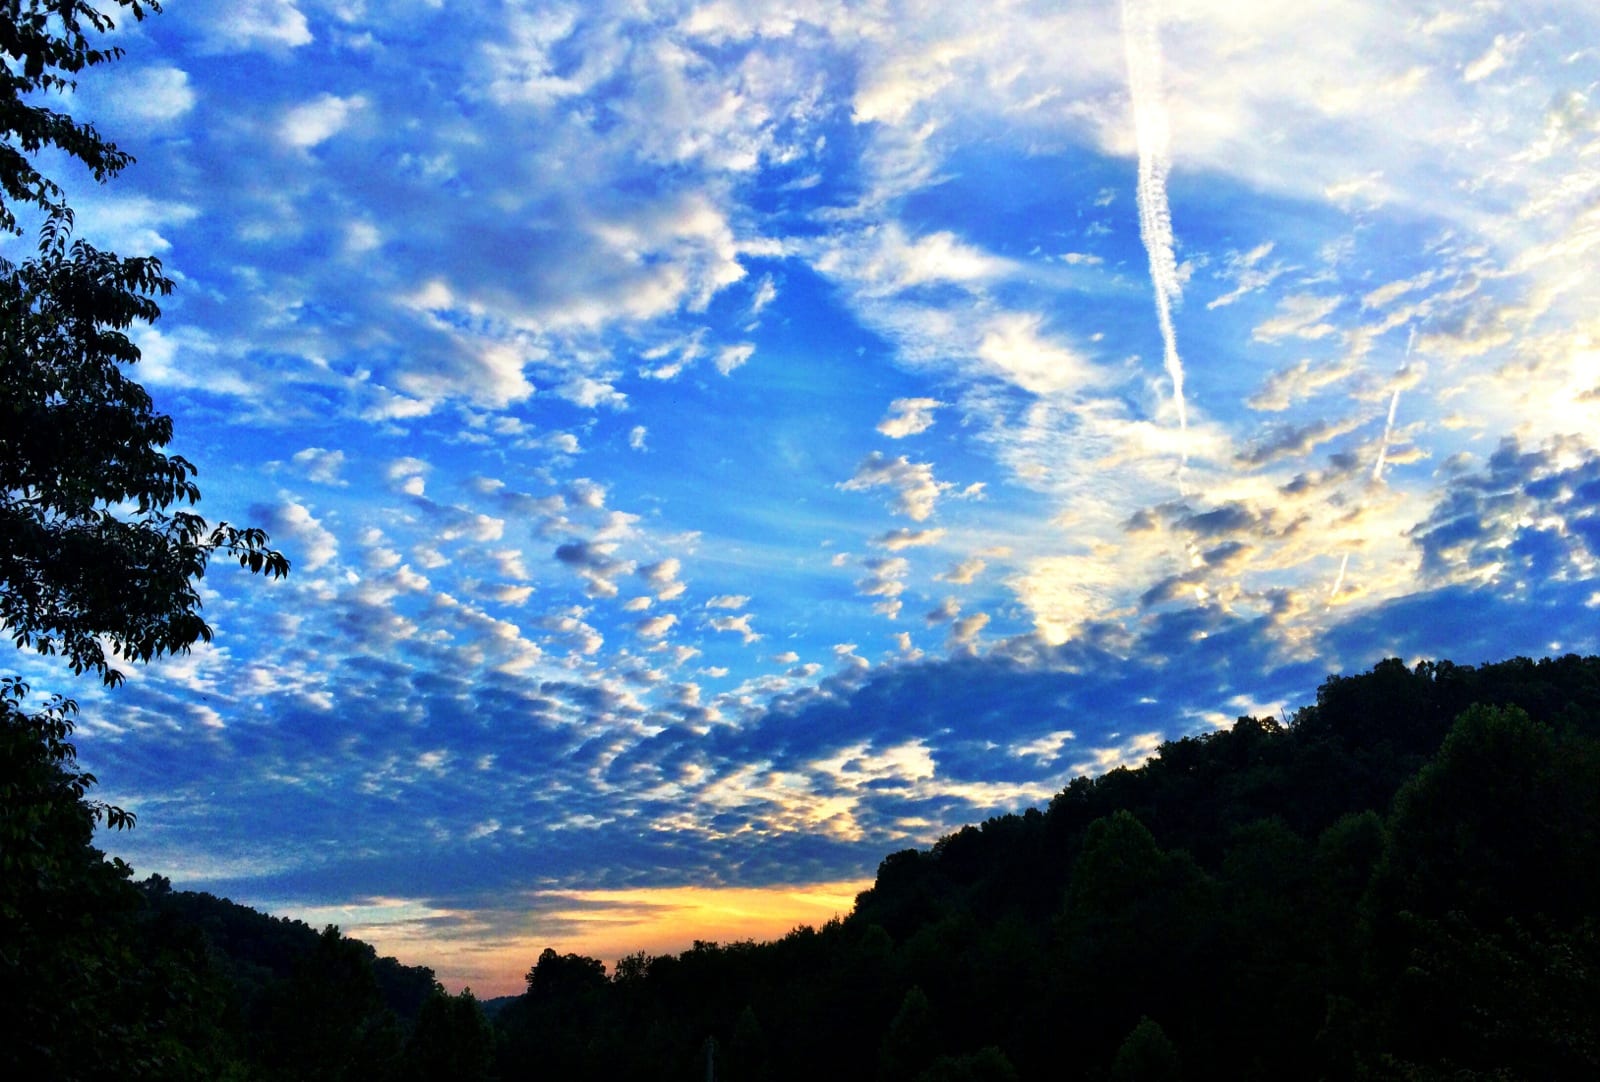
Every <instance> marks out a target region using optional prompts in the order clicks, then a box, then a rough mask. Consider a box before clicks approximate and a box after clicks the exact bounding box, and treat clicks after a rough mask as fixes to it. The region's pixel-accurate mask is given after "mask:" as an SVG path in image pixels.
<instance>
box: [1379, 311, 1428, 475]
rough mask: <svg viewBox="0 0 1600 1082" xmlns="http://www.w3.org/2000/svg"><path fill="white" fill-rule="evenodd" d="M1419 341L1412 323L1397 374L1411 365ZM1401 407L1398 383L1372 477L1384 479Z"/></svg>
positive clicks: (1384, 425)
mask: <svg viewBox="0 0 1600 1082" xmlns="http://www.w3.org/2000/svg"><path fill="white" fill-rule="evenodd" d="M1416 343H1417V327H1416V324H1412V326H1411V333H1410V334H1408V335H1407V336H1406V355H1405V359H1404V360H1402V361H1401V362H1400V371H1399V372H1398V373H1396V374H1397V375H1404V374H1405V372H1406V369H1408V368H1410V367H1411V347H1412V346H1414V345H1416ZM1399 408H1400V388H1399V386H1398V385H1396V387H1395V389H1394V394H1392V395H1390V396H1389V419H1388V420H1387V421H1385V422H1384V423H1383V442H1382V443H1380V444H1379V445H1378V461H1376V462H1374V463H1373V464H1372V479H1373V480H1374V481H1382V480H1383V466H1384V463H1386V462H1388V461H1389V439H1390V437H1391V436H1393V435H1394V415H1395V411H1396V410H1398V409H1399Z"/></svg>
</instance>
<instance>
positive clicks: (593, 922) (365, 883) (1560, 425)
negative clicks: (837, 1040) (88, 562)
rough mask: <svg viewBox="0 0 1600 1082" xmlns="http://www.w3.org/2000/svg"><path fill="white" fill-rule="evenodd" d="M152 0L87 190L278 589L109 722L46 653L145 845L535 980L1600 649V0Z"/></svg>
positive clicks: (231, 594) (166, 860) (809, 914)
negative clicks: (1410, 700)
mask: <svg viewBox="0 0 1600 1082" xmlns="http://www.w3.org/2000/svg"><path fill="white" fill-rule="evenodd" d="M166 6H167V11H166V12H165V13H164V14H162V15H160V16H158V17H156V18H153V19H151V20H149V21H147V22H145V23H143V24H139V25H137V26H126V27H121V28H119V31H118V33H117V39H118V43H119V44H121V45H122V46H123V47H124V48H125V49H126V50H127V55H126V57H125V58H124V59H123V60H122V61H121V62H119V63H117V64H115V65H111V66H107V67H104V68H101V69H98V70H95V71H94V72H92V73H91V74H89V75H88V76H87V77H86V78H85V79H84V80H83V81H82V83H81V85H80V87H79V88H78V90H77V92H76V93H75V94H74V96H73V98H72V100H71V102H70V105H69V108H70V109H71V111H72V112H73V113H74V114H75V115H79V116H82V117H87V118H93V119H94V120H95V121H96V122H97V123H98V124H99V125H100V126H101V127H102V129H103V130H105V131H106V132H107V133H108V134H111V135H112V136H113V137H114V138H116V139H117V140H118V141H119V142H120V143H121V144H122V145H123V146H124V147H125V148H126V149H129V150H131V151H132V152H133V153H134V154H135V155H136V157H137V158H138V165H137V166H135V167H133V168H131V169H130V170H128V171H127V172H126V173H125V174H124V175H123V176H122V177H121V178H119V179H118V180H117V181H116V182H115V183H114V184H113V185H111V186H109V187H107V188H103V189H96V188H94V186H93V185H91V184H89V183H87V182H86V181H83V180H82V179H81V178H78V179H77V181H76V182H75V183H73V184H72V185H71V186H70V188H69V193H70V195H71V197H72V199H73V201H74V204H75V205H76V206H77V207H79V209H80V213H79V224H80V233H82V234H83V235H86V236H88V237H90V238H91V239H93V240H95V241H97V242H98V243H101V244H104V245H107V246H111V247H115V248H117V249H118V250H120V251H123V252H126V253H130V254H131V253H136V252H153V253H155V254H158V255H160V256H161V257H162V259H163V260H164V261H165V264H166V266H167V269H168V271H169V272H170V273H171V274H172V275H173V276H174V277H175V278H177V279H178V288H177V291H176V293H175V294H174V295H173V297H172V298H171V299H170V302H169V303H168V304H166V305H165V315H164V316H163V318H162V319H161V321H160V322H159V323H158V324H157V325H156V326H155V327H153V328H144V329H141V330H140V331H139V334H138V337H139V342H140V344H141V346H142V348H143V351H144V360H143V362H142V363H141V365H140V366H139V368H138V370H137V374H138V375H139V377H140V378H141V379H142V380H143V381H144V382H145V383H146V384H147V386H149V387H150V389H151V390H152V393H153V394H155V395H156V397H157V401H158V403H159V405H160V406H161V408H163V409H165V410H167V411H168V412H170V413H171V414H172V415H173V417H174V419H175V422H176V428H177V433H178V437H177V441H176V443H175V445H174V449H175V450H176V451H178V452H180V453H182V454H184V455H185V456H186V457H188V458H190V459H192V460H193V461H195V462H197V463H198V464H199V465H200V467H201V471H202V472H201V476H200V481H201V483H202V488H203V491H204V492H205V494H206V498H205V501H204V503H203V504H202V508H201V509H202V510H203V511H204V512H205V513H206V514H207V515H208V516H210V517H212V518H214V519H217V518H222V519H228V520H230V521H235V522H251V523H255V524H260V525H263V526H265V527H267V528H268V529H269V530H270V531H271V533H272V535H273V539H274V542H275V543H277V544H278V545H279V546H280V547H281V548H283V549H284V550H285V552H286V553H287V554H288V555H289V556H290V557H291V559H292V560H293V562H294V571H293V574H292V575H291V577H290V578H289V579H288V580H287V581H285V582H283V583H278V584H269V585H263V584H262V583H260V582H258V581H251V580H250V579H249V578H248V577H247V576H243V575H240V574H229V573H227V571H226V569H223V568H221V567H219V568H218V569H217V571H216V573H215V574H213V575H212V576H210V577H208V578H207V580H206V612H207V614H208V616H209V619H210V621H211V623H212V624H213V626H214V627H215V629H216V632H217V635H216V640H215V642H214V643H212V644H210V645H208V646H205V647H202V648H197V649H196V650H195V651H194V652H193V653H192V654H190V655H188V656H187V657H181V658H175V659H169V660H166V661H163V662H160V663H158V664H154V665H151V666H149V667H147V668H142V669H138V670H135V671H133V672H131V673H130V676H129V680H128V684H127V686H126V687H124V688H123V689H121V690H118V691H116V692H113V693H104V692H102V691H100V690H98V689H96V688H94V687H88V686H82V685H73V684H72V683H71V682H70V680H69V679H68V678H67V677H66V676H65V675H64V674H63V673H62V672H61V671H60V670H59V668H55V667H52V666H51V665H50V664H49V663H47V662H45V661H43V660H40V659H32V658H19V659H18V661H19V664H20V667H21V668H22V670H23V671H24V672H26V673H28V674H29V675H30V676H31V677H32V679H33V681H34V683H35V685H36V686H37V687H40V688H47V689H54V690H63V691H69V692H71V693H73V694H75V695H76V696H77V697H78V698H79V699H80V700H81V701H82V703H83V706H84V718H83V724H82V726H81V730H80V746H81V750H82V753H83V758H84V760H85V762H86V764H87V765H88V766H89V767H90V768H91V769H93V770H95V771H96V772H97V773H98V774H99V775H100V777H101V781H102V789H103V795H104V796H105V797H106V798H107V799H111V800H114V801H116V802H119V803H123V804H125V805H127V806H128V807H130V808H131V809H133V810H135V811H137V812H138V813H139V816H140V820H139V826H138V828H137V829H136V830H135V831H134V832H132V833H131V834H128V835H119V836H115V837H110V838H107V839H105V841H106V844H107V845H108V846H109V847H110V848H111V850H112V851H113V852H116V853H118V854H120V855H122V856H124V857H125V858H126V859H128V860H130V861H131V862H132V863H133V864H134V865H135V867H136V868H137V869H138V870H139V871H140V872H141V873H144V872H161V873H163V874H167V875H170V876H172V877H173V879H174V880H175V881H176V882H177V883H178V884H179V885H181V886H187V887H193V888H199V889H207V890H212V891H214V892H217V893H222V894H227V895H229V896H232V897H234V898H236V899H239V900H241V901H245V902H249V903H251V904H256V905H261V906H267V907H271V908H272V909H274V910H275V911H278V912H286V913H295V914H298V915H304V916H306V917H307V919H311V920H314V921H323V920H334V921H337V922H338V923H340V924H341V925H343V926H344V927H345V928H346V929H347V930H351V931H354V932H356V934H360V935H363V936H365V937H367V938H369V939H371V940H372V941H374V942H376V943H377V944H378V945H379V946H380V947H381V948H383V949H385V950H387V951H394V952H398V953H400V954H401V955H402V956H403V957H405V958H406V959H407V960H411V961H416V962H421V963H428V964H433V965H435V966H436V967H437V968H438V969H439V971H440V973H441V975H442V976H444V977H445V978H446V979H447V981H448V982H449V983H451V984H452V985H458V984H460V983H462V982H470V983H471V984H472V985H473V986H474V987H475V988H477V989H478V990H479V991H482V992H501V991H511V990H514V989H515V988H516V986H517V984H518V977H519V975H520V974H521V973H522V972H524V971H525V970H526V968H527V966H528V965H529V964H530V963H531V961H532V959H533V958H534V957H536V956H537V953H538V951H539V950H540V949H542V947H543V946H545V945H553V946H556V947H558V948H559V949H563V950H584V951H585V952H587V953H592V954H596V955H599V956H602V957H604V958H606V959H607V960H608V961H609V960H611V959H614V958H615V957H617V956H618V955H619V954H621V953H623V952H625V951H627V950H631V949H635V948H647V949H652V950H669V949H679V948H682V947H684V946H687V945H688V942H689V941H690V940H692V939H693V938H696V937H699V938H718V939H727V938H735V937H738V936H742V935H746V934H749V935H762V936H764V935H770V934H774V933H775V932H781V931H782V930H783V928H785V927H787V926H789V925H792V924H793V923H796V922H798V921H802V920H803V921H810V922H817V921H820V920H825V919H826V918H827V917H828V916H829V915H831V914H832V913H834V912H838V911H840V910H842V909H844V908H847V907H848V905H849V901H850V898H851V896H852V893H853V891H854V890H856V889H858V887H859V886H860V883H861V880H863V879H864V878H867V877H870V876H871V874H872V873H873V871H874V869H875V867H876V865H877V862H878V860H879V859H881V857H883V856H884V855H886V854H887V853H889V852H891V851H893V850H896V849H900V848H905V847H908V846H914V845H926V844H928V843H930V842H931V841H933V840H934V839H936V838H937V837H938V836H939V835H940V834H942V833H944V832H946V831H948V830H949V829H952V828H954V827H956V826H959V825H961V824H963V823H967V822H972V821H978V820H981V819H983V818H985V817H987V816H989V815H992V814H997V813H1001V812H1006V811H1014V810H1020V809H1022V808H1025V807H1028V806H1035V805H1040V804H1043V803H1044V802H1046V801H1048V799H1049V797H1050V796H1051V795H1052V794H1053V793H1054V792H1056V791H1058V790H1059V789H1060V788H1061V787H1062V786H1063V785H1064V784H1065V783H1066V781H1068V780H1069V779H1070V778H1071V777H1072V776H1074V775H1076V774H1079V773H1082V772H1085V771H1089V772H1094V771H1099V770H1103V769H1106V768H1107V767H1109V766H1111V765H1114V764H1117V763H1123V762H1137V761H1139V760H1140V759H1141V758H1142V756H1143V755H1144V754H1146V753H1147V752H1148V751H1149V750H1150V749H1151V748H1153V747H1154V745H1155V744H1156V743H1157V742H1158V741H1159V740H1160V739H1163V738H1166V737H1173V736H1178V735H1182V734H1185V733H1189V732H1195V731H1205V730H1207V729H1209V728H1211V727H1213V726H1216V725H1218V724H1225V723H1226V722H1228V721H1230V720H1231V719H1232V718H1233V717H1234V716H1235V715H1237V714H1241V713H1260V714H1265V713H1278V714H1281V713H1283V712H1284V711H1285V710H1288V709H1292V708H1293V707H1294V706H1296V705H1298V704H1302V703H1305V702H1307V701H1309V700H1310V698H1311V696H1312V695H1313V694H1314V692H1315V688H1316V686H1317V684H1318V682H1319V681H1320V680H1321V679H1322V678H1323V677H1324V676H1325V675H1326V674H1327V673H1329V672H1334V671H1354V670H1359V669H1362V668H1365V667H1367V666H1369V665H1370V664H1371V663H1373V662H1374V661H1376V660H1378V659H1380V658H1382V657H1384V656H1389V655H1398V656H1401V657H1404V658H1406V659H1407V660H1415V659H1419V658H1423V657H1441V656H1443V657H1450V658H1453V659H1454V660H1457V661H1459V662H1464V663H1470V662H1477V661H1484V660H1491V659H1498V658H1500V657H1504V656H1510V655H1516V654H1528V655H1543V654H1547V653H1551V652H1557V653H1560V652H1568V651H1578V652H1589V651H1593V650H1595V649H1596V641H1595V640H1596V635H1595V631H1594V627H1595V621H1594V616H1595V607H1596V606H1597V605H1600V585H1597V582H1596V566H1597V565H1596V560H1597V556H1600V516H1597V514H1596V511H1597V503H1600V499H1597V497H1600V452H1597V446H1596V435H1595V434H1596V433H1597V432H1600V425H1597V423H1596V422H1597V421H1600V344H1597V342H1596V335H1597V334H1600V317H1597V316H1596V312H1600V305H1597V299H1600V298H1597V295H1596V294H1597V291H1600V287H1597V285H1596V283H1595V279H1594V276H1593V274H1592V265H1593V261H1594V258H1595V249H1596V247H1597V246H1600V209H1597V208H1600V49H1597V48H1596V47H1595V46H1593V45H1591V44H1590V43H1592V42H1597V41H1600V12H1597V11H1596V10H1594V8H1593V6H1592V5H1590V4H1587V3H1578V2H1575V0H1574V2H1571V3H1516V4H1503V3H1479V4H1461V3H1415V4H1405V5H1400V6H1399V8H1396V6H1395V5H1392V4H1378V3H1368V2H1356V0H1343V2H1333V0H1331V2H1328V3H1321V4H1316V5H1284V4H1277V3H1272V4H1268V3H1240V2H1237V0H1226V2H1224V0H1188V2H1183V3H1177V2H1155V0H1129V2H1128V3H1127V4H1124V5H1121V6H1119V5H1117V4H1114V3H1082V4H1076V3H1075V4H1040V3H1023V2H996V3H990V4H983V5H955V4H919V3H893V2H874V3H842V2H840V3H827V2H818V3H814V4H805V5H796V4H783V3H766V2H756V0H714V2H710V3H690V2H682V3H678V2H665V0H663V2H651V0H633V2H628V3H622V2H615V3H613V2H595V3H584V4H557V3H516V2H510V0H506V2H497V3H478V4H448V3H442V2H428V0H388V2H385V3H364V2H361V0H342V2H341V0H227V2H223V0H214V2H206V3H201V2H198V0H170V2H169V3H168V4H167V5H166ZM1303 9H1309V10H1303Z"/></svg>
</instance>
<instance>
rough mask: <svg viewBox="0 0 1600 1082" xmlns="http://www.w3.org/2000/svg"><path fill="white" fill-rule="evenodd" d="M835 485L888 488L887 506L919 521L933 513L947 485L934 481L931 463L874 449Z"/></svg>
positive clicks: (857, 489) (855, 489)
mask: <svg viewBox="0 0 1600 1082" xmlns="http://www.w3.org/2000/svg"><path fill="white" fill-rule="evenodd" d="M838 487H839V488H841V489H843V490H844V491H846V492H862V491H865V490H867V489H871V488H889V489H892V490H894V500H893V502H892V504H891V506H892V508H893V509H894V511H895V513H896V514H901V515H905V516H906V517H907V518H909V519H911V520H913V521H915V522H923V521H926V520H927V518H928V517H929V516H930V515H932V514H933V508H934V504H935V503H936V502H937V501H938V498H939V494H940V493H941V492H943V491H945V490H946V489H948V488H950V485H949V484H948V483H941V482H939V481H936V480H934V477H933V465H932V464H931V463H928V462H912V461H910V460H909V459H908V458H907V457H906V456H905V455H901V456H899V457H898V458H894V459H890V458H887V457H886V456H884V455H883V454H881V453H879V452H877V451H874V452H872V453H871V454H870V455H868V456H867V457H866V458H864V459H862V460H861V464H860V465H858V466H857V467H856V472H855V474H854V476H852V477H851V478H850V480H848V481H843V482H840V484H839V486H838Z"/></svg>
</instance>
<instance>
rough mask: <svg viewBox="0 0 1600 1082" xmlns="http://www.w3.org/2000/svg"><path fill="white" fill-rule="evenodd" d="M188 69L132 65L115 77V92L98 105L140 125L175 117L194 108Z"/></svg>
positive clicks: (109, 112)
mask: <svg viewBox="0 0 1600 1082" xmlns="http://www.w3.org/2000/svg"><path fill="white" fill-rule="evenodd" d="M194 104H195V92H194V86H193V84H192V83H191V82H190V80H189V73H188V72H186V71H184V70H183V69H182V68H177V67H172V66H170V65H153V66H150V67H142V68H135V69H133V70H132V71H129V72H125V73H122V74H120V75H119V76H118V78H117V83H116V90H115V93H114V94H111V95H108V96H107V97H106V99H105V101H104V102H103V103H101V105H100V108H101V109H103V110H105V111H106V112H107V113H108V114H109V115H111V116H113V117H116V118H117V119H119V120H126V121H128V122H131V123H134V124H140V125H158V124H164V123H168V122H171V121H175V120H178V119H180V118H181V117H183V116H184V115H185V114H187V113H188V112H189V111H190V110H191V109H193V108H194Z"/></svg>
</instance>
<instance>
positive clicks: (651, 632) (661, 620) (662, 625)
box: [634, 612, 678, 639]
mask: <svg viewBox="0 0 1600 1082" xmlns="http://www.w3.org/2000/svg"><path fill="white" fill-rule="evenodd" d="M677 622H678V617H677V616H676V615H674V614H673V613H670V612H668V613H663V614H661V615H660V616H652V617H649V618H648V619H644V620H640V621H639V622H638V623H637V624H635V625H634V631H635V633H636V634H637V635H638V636H639V637H640V638H641V639H660V638H664V637H665V636H666V634H667V632H669V631H671V630H672V627H673V625H674V624H676V623H677Z"/></svg>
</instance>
